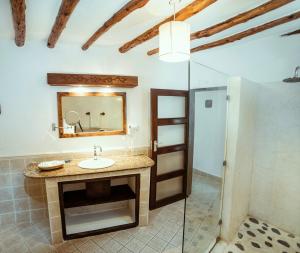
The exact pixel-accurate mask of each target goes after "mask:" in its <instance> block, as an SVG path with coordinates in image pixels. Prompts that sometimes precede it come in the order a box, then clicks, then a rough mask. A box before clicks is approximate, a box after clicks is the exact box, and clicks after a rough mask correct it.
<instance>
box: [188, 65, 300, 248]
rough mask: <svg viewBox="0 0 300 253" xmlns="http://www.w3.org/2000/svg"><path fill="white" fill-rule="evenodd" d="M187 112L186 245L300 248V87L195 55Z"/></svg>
mask: <svg viewBox="0 0 300 253" xmlns="http://www.w3.org/2000/svg"><path fill="white" fill-rule="evenodd" d="M209 73H210V74H209ZM296 78H297V71H296V74H295V77H294V79H293V80H296ZM224 84H225V85H226V84H227V91H226V92H225V89H224V88H222V86H224ZM222 89H224V90H222ZM222 92H223V93H222ZM218 93H219V94H218ZM218 99H219V100H218ZM226 99H227V106H226V102H224V100H225V101H226ZM219 101H223V104H222V103H221V102H219ZM225 107H227V110H226V109H225ZM214 110H215V111H218V113H216V114H214ZM190 113H191V115H192V116H190V119H191V122H190V138H191V139H190V147H189V152H190V154H193V156H191V155H190V157H189V169H188V172H189V173H188V182H189V183H188V185H189V186H190V188H188V190H187V193H188V194H187V198H186V202H185V226H184V246H183V252H186V253H188V252H190V253H194V252H210V250H211V249H212V247H213V246H214V245H215V244H216V242H219V243H217V246H216V247H214V248H213V251H212V252H214V253H215V252H220V253H225V252H226V253H227V252H233V253H236V252H245V253H254V252H255V253H260V252H262V253H282V252H299V250H300V213H299V210H300V194H299V193H300V184H299V181H300V170H299V168H300V156H299V153H300V117H299V115H300V86H299V85H295V84H293V83H285V82H282V81H278V82H273V83H265V84H259V83H255V82H252V81H249V80H246V79H243V78H241V77H231V78H227V77H226V75H223V74H221V73H218V72H216V71H213V70H211V69H208V68H206V67H203V66H201V65H200V64H197V63H195V62H192V63H191V64H190ZM225 119H226V124H225V127H224V124H222V122H224V121H225ZM222 120H223V121H222ZM210 122H212V123H210ZM222 129H223V134H224V135H222V134H220V133H222V131H221V130H222ZM225 129H226V130H225ZM218 131H219V132H218ZM224 131H225V133H224ZM225 136H226V137H225ZM222 143H223V144H225V148H224V149H223V150H222V149H221V146H222V145H221V144H222ZM216 147H218V148H219V149H218V151H217V149H216ZM223 147H224V146H223ZM211 150H213V152H210V151H211ZM210 154H213V155H210ZM219 154H225V155H224V159H223V160H224V163H223V165H224V167H222V166H221V165H220V163H221V162H222V157H221V156H219ZM217 157H219V158H218V159H217ZM213 158H214V159H213ZM210 159H212V160H210ZM213 160H214V161H215V163H213V162H212V161H213ZM220 171H222V173H220Z"/></svg>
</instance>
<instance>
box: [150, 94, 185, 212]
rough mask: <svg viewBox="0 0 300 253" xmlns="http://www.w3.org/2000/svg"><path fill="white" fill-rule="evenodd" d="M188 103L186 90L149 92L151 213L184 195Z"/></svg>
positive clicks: (182, 197)
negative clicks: (151, 164) (152, 164)
mask: <svg viewBox="0 0 300 253" xmlns="http://www.w3.org/2000/svg"><path fill="white" fill-rule="evenodd" d="M188 100H189V97H188V91H184V90H162V89H151V123H152V131H151V133H152V135H151V136H152V137H151V147H152V159H153V160H154V161H155V165H154V166H153V167H152V169H151V183H150V209H151V210H152V209H155V208H159V207H161V206H164V205H168V204H171V203H173V202H176V201H178V200H181V199H184V198H185V196H186V188H187V187H186V184H187V183H186V182H187V166H188V131H189V128H188V122H189V101H188Z"/></svg>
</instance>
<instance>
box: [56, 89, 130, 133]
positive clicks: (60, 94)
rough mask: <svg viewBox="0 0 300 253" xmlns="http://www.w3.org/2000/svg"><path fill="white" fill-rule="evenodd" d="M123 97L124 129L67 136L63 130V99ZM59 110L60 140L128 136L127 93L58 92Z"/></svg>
mask: <svg viewBox="0 0 300 253" xmlns="http://www.w3.org/2000/svg"><path fill="white" fill-rule="evenodd" d="M92 96H99V97H122V102H123V103H122V105H123V129H122V130H115V131H104V132H85V133H74V134H65V133H64V129H63V113H62V98H63V97H92ZM57 109H58V126H59V128H58V129H59V138H74V137H89V136H105V135H125V134H127V120H126V92H109V93H106V92H105V93H104V92H84V93H81V92H80V93H76V92H57Z"/></svg>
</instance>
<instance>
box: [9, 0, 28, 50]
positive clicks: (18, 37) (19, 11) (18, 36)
mask: <svg viewBox="0 0 300 253" xmlns="http://www.w3.org/2000/svg"><path fill="white" fill-rule="evenodd" d="M10 5H11V11H12V16H13V22H14V29H15V43H16V45H17V46H18V47H22V46H24V44H25V34H26V23H25V10H26V3H25V0H10Z"/></svg>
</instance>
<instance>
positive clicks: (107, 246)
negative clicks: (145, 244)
mask: <svg viewBox="0 0 300 253" xmlns="http://www.w3.org/2000/svg"><path fill="white" fill-rule="evenodd" d="M102 248H103V249H104V251H105V252H106V253H115V252H118V251H119V250H120V249H122V248H123V245H122V244H121V243H119V242H117V241H115V240H114V239H112V240H110V241H107V242H106V243H104V244H103V246H102Z"/></svg>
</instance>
